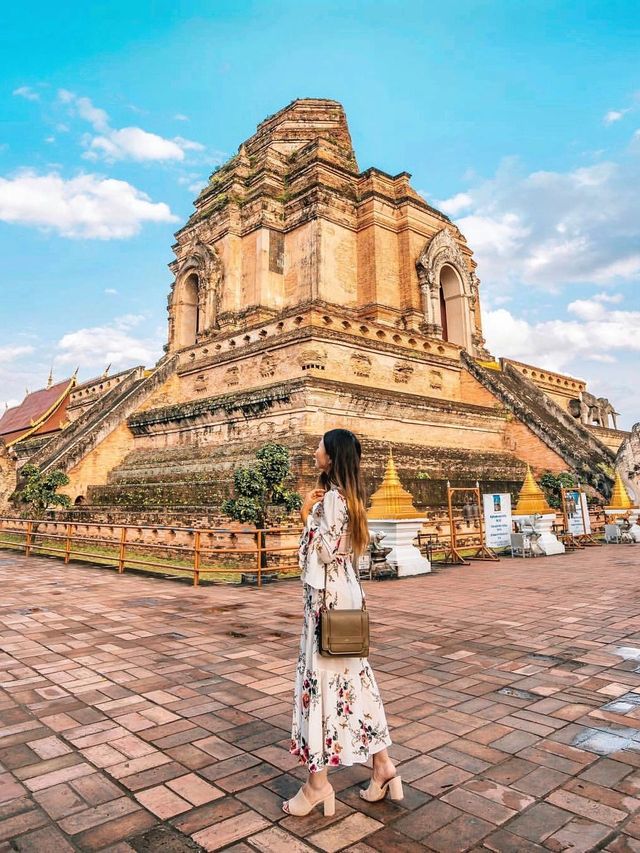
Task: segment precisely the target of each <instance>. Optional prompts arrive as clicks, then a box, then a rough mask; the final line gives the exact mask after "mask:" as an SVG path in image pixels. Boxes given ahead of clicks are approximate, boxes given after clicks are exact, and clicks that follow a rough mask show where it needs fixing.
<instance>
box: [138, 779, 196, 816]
mask: <svg viewBox="0 0 640 853" xmlns="http://www.w3.org/2000/svg"><path fill="white" fill-rule="evenodd" d="M136 799H137V800H138V801H139V802H140V803H142V805H143V806H144V807H145V808H146V809H149V811H150V812H153V814H155V815H157V816H158V817H159V818H162V820H167V819H168V818H170V817H175V816H176V815H177V814H182V812H186V811H189V809H190V808H191V803H189V802H187V800H183V799H182V797H179V796H178V795H177V794H176V793H175V791H172V790H171V789H170V788H167V787H166V785H156V786H155V788H147V790H146V791H140V792H139V793H137V794H136Z"/></svg>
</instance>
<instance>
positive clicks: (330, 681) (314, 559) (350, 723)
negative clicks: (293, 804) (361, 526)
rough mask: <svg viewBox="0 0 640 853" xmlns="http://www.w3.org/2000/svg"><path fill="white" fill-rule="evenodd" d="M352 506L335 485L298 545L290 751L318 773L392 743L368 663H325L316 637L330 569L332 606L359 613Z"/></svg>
mask: <svg viewBox="0 0 640 853" xmlns="http://www.w3.org/2000/svg"><path fill="white" fill-rule="evenodd" d="M348 522H349V518H348V514H347V504H346V501H345V499H344V497H343V496H342V495H341V494H340V492H339V491H338V489H337V487H335V486H333V487H332V488H331V489H330V490H329V491H328V492H327V493H326V494H325V496H324V498H323V500H322V501H319V502H318V503H316V504H315V506H314V507H313V510H312V512H311V514H310V515H309V518H308V519H307V523H306V525H305V529H304V531H303V534H302V538H301V540H300V551H299V560H300V568H301V570H302V577H301V580H302V583H303V589H304V623H303V626H302V637H301V639H300V654H299V656H298V663H297V667H296V684H295V695H294V704H293V725H292V733H291V752H292V753H293V754H294V755H298V756H300V763H301V764H306V765H307V767H308V768H309V770H310V771H311V772H312V773H313V772H315V771H318V770H322V769H324V768H325V767H327V766H334V765H338V764H344V765H347V766H351V765H352V764H357V763H360V762H365V761H366V760H367V759H368V758H369V756H370V755H372V754H373V753H375V752H379V751H380V750H381V749H384V748H385V747H387V746H389V745H390V744H391V738H390V737H389V730H388V728H387V721H386V718H385V714H384V708H383V706H382V700H381V698H380V693H379V692H378V687H377V684H376V680H375V677H374V675H373V672H372V671H371V667H370V666H369V663H368V661H367V659H366V658H348V657H336V658H332V657H323V656H321V655H320V654H319V652H318V632H319V621H320V607H321V605H322V595H323V593H322V591H323V589H324V577H325V564H326V568H327V607H338V608H340V609H357V608H359V607H360V606H361V604H362V594H361V590H360V584H359V583H358V579H357V577H356V574H355V571H354V568H353V563H352V555H351V554H350V553H348V552H347V553H345V550H346V549H345V543H346V542H348V538H347V533H348Z"/></svg>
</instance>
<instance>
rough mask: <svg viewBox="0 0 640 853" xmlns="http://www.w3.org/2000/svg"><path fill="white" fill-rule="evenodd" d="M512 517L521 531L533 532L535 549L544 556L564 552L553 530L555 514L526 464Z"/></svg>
mask: <svg viewBox="0 0 640 853" xmlns="http://www.w3.org/2000/svg"><path fill="white" fill-rule="evenodd" d="M512 517H513V520H514V522H516V524H517V525H518V527H519V528H520V530H521V531H522V532H524V533H526V532H527V531H528V532H529V534H535V536H536V540H535V541H536V546H537V550H539V551H541V552H542V554H543V555H544V556H546V557H550V556H551V555H552V554H564V551H565V547H564V545H563V544H562V542H560V541H559V539H558V537H557V536H556V535H555V533H554V532H553V525H554V523H555V520H556V514H555V512H554V510H553V509H552V508H551V507H550V506H549V504H548V503H547V499H546V498H545V496H544V492H543V491H542V489H541V488H540V486H539V485H538V483H536V481H535V479H534V476H533V474H532V473H531V466H530V465H527V473H526V474H525V477H524V482H523V484H522V488H521V489H520V494H519V495H518V502H517V504H516V508H515V510H514V512H513V516H512Z"/></svg>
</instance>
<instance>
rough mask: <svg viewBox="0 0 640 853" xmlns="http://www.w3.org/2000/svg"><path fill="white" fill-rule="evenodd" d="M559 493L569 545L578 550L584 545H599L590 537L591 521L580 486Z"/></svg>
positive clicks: (585, 497) (585, 498)
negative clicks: (560, 494)
mask: <svg viewBox="0 0 640 853" xmlns="http://www.w3.org/2000/svg"><path fill="white" fill-rule="evenodd" d="M561 493H562V514H563V516H564V529H565V532H566V533H567V534H568V536H569V537H570V540H571V543H572V544H573V545H574V546H575V547H578V548H583V547H584V546H585V545H600V543H599V542H596V540H595V539H594V538H593V536H592V535H591V519H590V518H589V507H588V505H587V496H586V494H585V493H584V492H583V490H582V489H581V488H580V486H576V487H573V488H569V489H567V488H562V489H561Z"/></svg>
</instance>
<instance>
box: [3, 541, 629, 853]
mask: <svg viewBox="0 0 640 853" xmlns="http://www.w3.org/2000/svg"><path fill="white" fill-rule="evenodd" d="M639 572H640V548H637V547H634V546H617V547H616V546H608V547H602V548H591V549H589V550H587V551H584V552H581V553H574V554H571V555H567V556H563V557H556V558H550V559H544V560H542V559H539V560H508V559H505V560H502V561H501V562H500V563H495V564H479V563H476V564H474V565H472V566H470V567H468V568H466V567H462V568H443V569H438V570H437V571H436V572H434V574H433V575H431V576H428V577H422V578H416V579H409V580H401V581H389V582H386V583H378V584H371V583H370V584H368V586H367V591H368V595H369V602H370V609H371V613H372V617H373V626H374V627H373V652H372V655H371V659H372V662H373V664H374V667H375V669H376V672H377V674H378V679H379V682H380V685H381V688H382V692H383V696H384V698H385V700H386V708H387V713H388V716H389V721H390V725H391V727H392V736H393V738H394V742H395V745H394V747H393V755H394V757H395V760H396V761H397V762H398V763H400V772H401V774H402V777H403V779H404V781H405V800H404V801H403V802H402V803H399V804H396V803H391V802H384V803H382V804H366V803H364V802H363V801H361V800H360V799H359V797H358V788H359V787H360V785H361V784H362V783H363V780H365V779H366V777H367V775H368V771H367V769H366V768H362V767H360V768H354V769H344V770H338V771H336V772H335V773H334V774H333V775H332V781H333V783H334V786H335V787H336V790H337V792H338V797H339V801H338V803H337V809H336V815H335V817H332V818H324V817H322V816H321V812H320V811H319V810H318V811H316V812H315V813H313V814H312V815H311V816H309V817H307V818H293V817H287V816H285V815H283V814H282V813H281V811H280V802H281V799H282V798H283V797H288V796H290V795H291V794H293V793H294V792H295V791H296V790H297V788H298V787H299V785H300V780H301V778H302V777H303V773H302V771H301V769H300V768H299V767H297V766H296V760H295V759H294V758H292V757H291V756H290V755H289V753H288V751H287V748H288V735H289V722H290V701H291V689H292V686H291V685H292V670H293V662H294V659H295V655H296V651H297V643H298V632H299V623H300V608H301V601H300V591H301V590H300V585H299V583H298V582H297V581H293V582H280V583H278V584H273V585H269V586H267V587H265V588H264V589H262V590H257V589H253V588H228V587H208V588H201V589H193V588H191V587H188V586H186V585H181V584H178V583H175V582H172V581H164V580H157V579H148V578H141V577H138V576H133V575H125V576H122V577H119V576H117V575H116V574H115V573H114V572H112V571H109V570H106V569H99V568H90V567H82V566H77V565H70V566H67V567H65V566H64V565H63V564H62V563H60V562H57V561H53V560H47V559H43V558H30V559H27V558H25V557H22V556H19V555H14V554H12V553H10V552H7V551H3V552H0V584H1V589H2V596H1V599H0V726H1V728H0V851H8V850H19V851H30V852H32V853H47V852H48V851H52V853H66V851H72V850H83V851H98V850H101V851H107V850H108V851H110V853H126V851H132V850H135V851H156V850H157V851H167V853H181V851H188V850H200V849H204V850H221V849H228V850H233V851H236V853H243V852H244V853H248V851H253V850H259V851H280V850H282V851H290V853H297V851H305V850H324V851H335V850H343V849H346V850H350V851H353V853H367V851H398V850H402V851H414V850H415V851H417V850H436V851H442V852H443V853H448V851H462V850H493V851H524V852H525V853H526V851H535V850H554V851H561V850H572V851H579V850H593V849H606V850H608V851H612V853H614V851H615V853H623V851H640V814H639V813H638V808H639V807H640V596H639V595H638V590H639V589H640V577H639ZM636 691H637V692H636Z"/></svg>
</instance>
